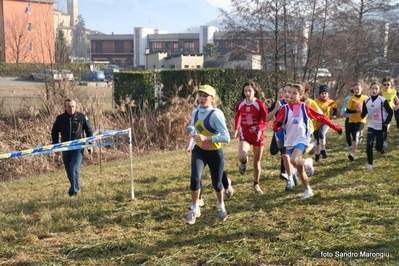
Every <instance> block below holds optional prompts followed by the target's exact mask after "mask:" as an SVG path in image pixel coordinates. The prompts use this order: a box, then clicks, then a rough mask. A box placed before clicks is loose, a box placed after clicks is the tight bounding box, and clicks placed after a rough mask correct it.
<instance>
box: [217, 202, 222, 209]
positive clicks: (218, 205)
mask: <svg viewBox="0 0 399 266" xmlns="http://www.w3.org/2000/svg"><path fill="white" fill-rule="evenodd" d="M216 207H217V208H218V209H224V202H223V201H222V202H219V201H217V202H216Z"/></svg>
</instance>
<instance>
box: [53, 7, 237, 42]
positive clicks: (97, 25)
mask: <svg viewBox="0 0 399 266" xmlns="http://www.w3.org/2000/svg"><path fill="white" fill-rule="evenodd" d="M66 6H67V0H58V3H57V5H55V8H56V9H60V10H63V11H64V12H66ZM229 6H230V0H78V10H79V11H78V12H79V15H82V17H83V19H84V21H85V26H86V28H87V29H90V30H96V31H99V32H102V33H105V34H112V33H113V34H133V32H134V28H135V27H151V28H154V29H159V30H165V31H167V32H168V33H183V32H192V31H193V30H192V29H196V28H198V27H199V26H204V25H209V23H210V22H211V21H214V20H216V19H218V18H219V15H220V12H219V10H218V8H223V9H226V10H229ZM212 25H213V24H212Z"/></svg>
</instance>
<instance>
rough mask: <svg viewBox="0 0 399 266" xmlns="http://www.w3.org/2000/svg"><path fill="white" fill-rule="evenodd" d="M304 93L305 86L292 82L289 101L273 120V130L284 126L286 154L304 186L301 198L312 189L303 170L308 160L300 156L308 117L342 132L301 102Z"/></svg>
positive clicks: (307, 128) (305, 196)
mask: <svg viewBox="0 0 399 266" xmlns="http://www.w3.org/2000/svg"><path fill="white" fill-rule="evenodd" d="M304 93H305V88H304V87H303V86H302V85H301V84H293V85H292V86H291V90H290V102H289V103H288V104H286V105H284V106H282V107H281V108H280V111H279V113H278V115H277V117H276V119H275V120H274V125H273V129H274V131H278V130H280V129H281V128H282V127H283V128H284V146H285V147H286V148H287V151H288V154H290V155H291V159H290V161H291V163H292V164H293V165H294V166H296V168H297V170H298V175H299V177H300V178H301V181H302V184H303V186H304V187H305V193H304V194H303V196H302V197H301V199H307V198H309V197H311V196H313V190H312V189H311V187H310V185H309V180H308V176H307V175H306V172H305V164H307V163H309V161H308V160H305V159H303V158H302V154H303V153H304V151H305V150H306V146H307V145H308V144H309V141H310V132H309V123H310V119H314V120H316V121H318V122H321V123H323V124H326V125H328V126H330V127H331V128H332V129H333V130H335V131H336V132H338V133H339V134H341V133H342V129H341V127H340V126H338V125H336V124H334V123H332V122H331V121H330V120H329V119H328V118H327V117H326V116H325V115H323V114H320V113H318V112H317V111H315V110H314V109H312V108H311V107H309V106H308V105H306V104H305V103H303V102H301V97H302V96H303V94H304Z"/></svg>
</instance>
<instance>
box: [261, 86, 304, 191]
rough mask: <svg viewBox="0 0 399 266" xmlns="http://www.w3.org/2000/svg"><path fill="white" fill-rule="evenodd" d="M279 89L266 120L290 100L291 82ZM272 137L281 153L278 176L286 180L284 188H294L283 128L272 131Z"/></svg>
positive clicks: (294, 173)
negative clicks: (280, 92) (277, 98)
mask: <svg viewBox="0 0 399 266" xmlns="http://www.w3.org/2000/svg"><path fill="white" fill-rule="evenodd" d="M280 90H282V95H281V99H280V100H278V101H277V102H275V103H274V108H273V109H272V108H270V109H271V111H270V112H269V114H268V115H267V117H266V121H268V122H269V121H271V120H272V119H273V117H276V116H277V114H278V111H279V110H280V108H281V106H283V105H284V104H287V103H288V102H289V101H290V90H291V84H286V85H284V87H283V88H281V89H280ZM272 106H273V105H272ZM273 138H274V141H276V144H277V147H278V149H279V150H280V154H281V161H280V178H281V179H284V180H286V182H287V184H286V185H285V190H286V191H291V190H293V189H294V186H295V185H297V182H298V180H297V174H296V169H295V168H293V166H292V164H291V163H290V156H289V154H288V153H287V149H286V148H285V147H284V130H283V129H280V130H279V131H276V132H274V134H273ZM272 141H273V140H272Z"/></svg>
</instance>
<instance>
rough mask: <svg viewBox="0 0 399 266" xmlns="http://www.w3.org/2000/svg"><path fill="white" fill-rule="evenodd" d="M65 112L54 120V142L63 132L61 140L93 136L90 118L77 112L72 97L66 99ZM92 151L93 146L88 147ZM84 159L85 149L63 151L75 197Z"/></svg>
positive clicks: (72, 193) (52, 136)
mask: <svg viewBox="0 0 399 266" xmlns="http://www.w3.org/2000/svg"><path fill="white" fill-rule="evenodd" d="M64 107H65V113H63V114H60V115H59V116H57V118H56V119H55V121H54V124H53V128H52V130H51V138H52V141H53V144H56V143H59V134H60V133H61V142H65V141H70V140H76V139H81V138H84V135H83V132H85V133H86V137H91V136H93V130H92V129H91V126H90V123H89V119H88V118H87V116H86V115H85V114H82V113H80V112H76V102H75V101H74V100H71V99H66V100H65V101H64ZM88 151H89V153H91V151H92V148H89V149H88ZM82 159H83V149H78V150H71V151H64V152H62V160H63V162H64V165H65V170H66V172H67V176H68V179H69V182H70V183H71V187H70V188H69V192H68V194H69V196H70V197H71V198H74V197H75V196H76V195H77V194H78V192H79V191H80V185H79V170H80V165H81V163H82Z"/></svg>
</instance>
